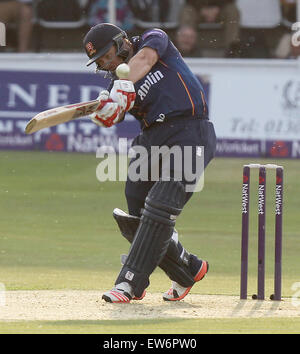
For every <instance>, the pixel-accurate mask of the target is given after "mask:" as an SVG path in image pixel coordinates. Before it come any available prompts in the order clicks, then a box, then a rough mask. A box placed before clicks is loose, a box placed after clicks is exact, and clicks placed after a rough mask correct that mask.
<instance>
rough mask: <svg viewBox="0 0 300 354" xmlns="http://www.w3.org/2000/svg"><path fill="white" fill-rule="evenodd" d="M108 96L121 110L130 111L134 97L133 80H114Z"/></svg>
mask: <svg viewBox="0 0 300 354" xmlns="http://www.w3.org/2000/svg"><path fill="white" fill-rule="evenodd" d="M109 97H110V98H111V99H112V100H114V101H115V102H118V104H119V106H120V108H121V110H122V112H127V111H130V110H131V108H132V107H133V105H134V101H135V97H136V93H135V89H134V85H133V82H132V81H129V80H115V81H114V85H113V87H112V89H111V91H110V95H109Z"/></svg>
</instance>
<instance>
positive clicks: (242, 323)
mask: <svg viewBox="0 0 300 354" xmlns="http://www.w3.org/2000/svg"><path fill="white" fill-rule="evenodd" d="M299 332H300V318H292V319H282V318H280V319H279V318H268V319H266V318H255V319H254V320H253V319H251V318H246V319H245V318H244V319H211V318H208V319H207V318H205V319H191V320H185V319H176V318H172V319H160V320H134V321H133V320H127V321H120V320H119V321H29V322H28V321H27V322H23V321H21V322H9V323H3V322H2V323H0V333H3V334H10V333H17V334H18V333H25V334H26V333H28V334H30V333H34V334H43V333H48V334H57V333H59V334H71V333H75V334H83V333H91V334H108V333H109V334H150V333H159V334H186V333H188V334H205V333H206V334H229V333H234V334H260V333H264V334H284V333H290V334H299Z"/></svg>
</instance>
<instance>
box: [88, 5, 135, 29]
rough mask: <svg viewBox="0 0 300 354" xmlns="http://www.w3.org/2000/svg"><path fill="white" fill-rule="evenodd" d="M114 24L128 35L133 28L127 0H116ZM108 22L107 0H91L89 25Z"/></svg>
mask: <svg viewBox="0 0 300 354" xmlns="http://www.w3.org/2000/svg"><path fill="white" fill-rule="evenodd" d="M115 4H116V25H117V26H118V27H121V28H122V29H123V30H124V31H126V32H127V34H128V35H129V36H130V33H131V31H133V29H134V24H133V15H132V12H131V10H130V8H129V6H128V3H127V0H116V1H115ZM103 22H109V18H108V0H91V1H90V4H89V12H88V23H89V25H90V26H94V25H97V24H99V23H103Z"/></svg>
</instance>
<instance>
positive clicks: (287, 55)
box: [274, 33, 300, 59]
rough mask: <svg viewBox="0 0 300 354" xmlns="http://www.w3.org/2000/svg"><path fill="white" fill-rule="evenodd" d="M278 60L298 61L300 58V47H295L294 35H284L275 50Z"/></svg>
mask: <svg viewBox="0 0 300 354" xmlns="http://www.w3.org/2000/svg"><path fill="white" fill-rule="evenodd" d="M274 56H275V58H277V59H297V58H299V57H300V45H294V44H293V41H292V34H290V33H286V34H284V35H283V36H282V37H281V39H280V41H279V43H278V46H277V47H276V49H275V55H274Z"/></svg>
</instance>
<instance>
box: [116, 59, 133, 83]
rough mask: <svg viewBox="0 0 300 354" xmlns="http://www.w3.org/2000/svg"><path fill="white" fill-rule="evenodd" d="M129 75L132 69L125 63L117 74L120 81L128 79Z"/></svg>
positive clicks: (118, 68)
mask: <svg viewBox="0 0 300 354" xmlns="http://www.w3.org/2000/svg"><path fill="white" fill-rule="evenodd" d="M129 73H130V67H129V66H128V65H127V64H125V63H123V64H120V65H119V66H118V67H117V69H116V74H117V76H118V78H119V79H127V77H128V75H129Z"/></svg>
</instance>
